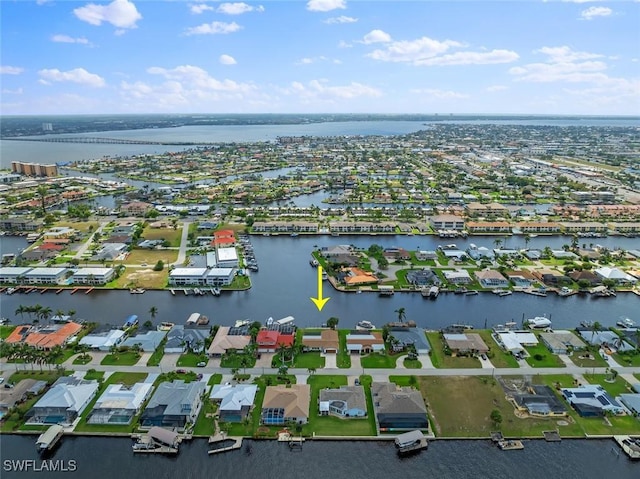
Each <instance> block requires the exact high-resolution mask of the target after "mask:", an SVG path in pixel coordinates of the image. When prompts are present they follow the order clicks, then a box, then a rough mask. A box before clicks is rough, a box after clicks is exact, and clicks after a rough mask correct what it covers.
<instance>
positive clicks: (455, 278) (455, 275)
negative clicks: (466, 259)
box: [442, 269, 472, 284]
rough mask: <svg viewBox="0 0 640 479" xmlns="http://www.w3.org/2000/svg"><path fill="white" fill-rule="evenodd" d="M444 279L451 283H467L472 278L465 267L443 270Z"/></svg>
mask: <svg viewBox="0 0 640 479" xmlns="http://www.w3.org/2000/svg"><path fill="white" fill-rule="evenodd" d="M442 274H443V276H444V279H445V280H446V281H448V282H449V283H453V284H469V283H471V281H472V279H471V276H469V272H468V271H467V270H466V269H455V270H450V269H449V270H443V271H442Z"/></svg>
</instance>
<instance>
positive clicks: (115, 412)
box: [87, 383, 153, 425]
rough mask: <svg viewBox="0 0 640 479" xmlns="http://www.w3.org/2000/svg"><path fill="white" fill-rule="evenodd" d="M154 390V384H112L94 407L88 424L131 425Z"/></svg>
mask: <svg viewBox="0 0 640 479" xmlns="http://www.w3.org/2000/svg"><path fill="white" fill-rule="evenodd" d="M152 390H153V383H136V384H134V385H133V386H125V385H123V384H110V385H109V386H107V389H106V390H105V392H103V393H102V395H101V396H100V397H99V398H98V400H97V401H96V403H95V405H94V406H93V410H92V411H91V413H90V414H89V417H88V418H87V424H116V425H122V424H129V423H130V422H131V420H132V419H133V417H134V416H135V415H136V414H138V413H139V412H140V408H141V407H142V404H144V402H145V401H146V400H147V398H148V397H149V395H150V394H151V391H152Z"/></svg>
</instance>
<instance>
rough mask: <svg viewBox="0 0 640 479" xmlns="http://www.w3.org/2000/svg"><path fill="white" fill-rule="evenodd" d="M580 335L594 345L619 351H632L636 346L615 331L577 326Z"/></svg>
mask: <svg viewBox="0 0 640 479" xmlns="http://www.w3.org/2000/svg"><path fill="white" fill-rule="evenodd" d="M577 330H578V333H579V334H580V337H581V338H582V339H584V341H585V342H587V343H588V344H591V345H592V346H602V347H607V348H610V349H615V350H617V351H631V350H633V349H634V347H633V346H632V345H631V344H629V343H628V342H627V341H625V340H624V339H623V338H622V337H620V336H618V335H617V334H616V333H614V332H613V331H594V330H591V329H582V328H577Z"/></svg>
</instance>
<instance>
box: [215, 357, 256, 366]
mask: <svg viewBox="0 0 640 479" xmlns="http://www.w3.org/2000/svg"><path fill="white" fill-rule="evenodd" d="M243 356H244V355H243V354H234V355H232V356H229V355H227V354H225V355H224V356H222V359H221V360H220V367H221V368H231V369H243V366H242V364H241V358H242V357H243ZM246 356H247V358H248V361H247V366H246V367H247V368H252V367H254V366H255V365H256V358H255V357H254V356H252V355H246Z"/></svg>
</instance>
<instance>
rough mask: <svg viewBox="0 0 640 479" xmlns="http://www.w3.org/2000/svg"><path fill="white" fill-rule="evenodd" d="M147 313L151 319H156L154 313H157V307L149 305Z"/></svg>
mask: <svg viewBox="0 0 640 479" xmlns="http://www.w3.org/2000/svg"><path fill="white" fill-rule="evenodd" d="M149 314H150V315H151V319H156V314H158V308H156V307H155V306H151V307H150V308H149Z"/></svg>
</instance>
